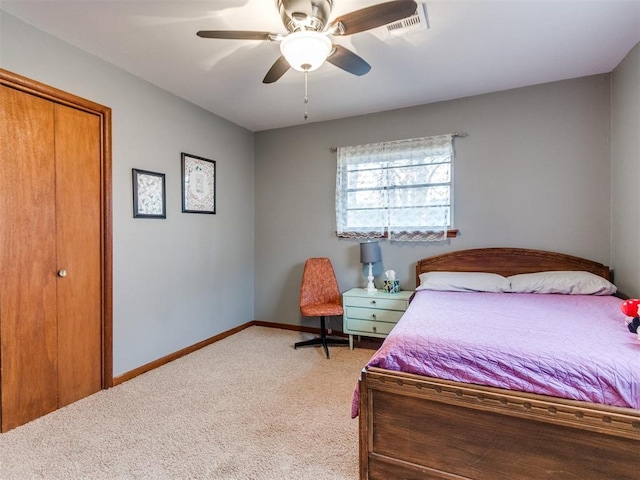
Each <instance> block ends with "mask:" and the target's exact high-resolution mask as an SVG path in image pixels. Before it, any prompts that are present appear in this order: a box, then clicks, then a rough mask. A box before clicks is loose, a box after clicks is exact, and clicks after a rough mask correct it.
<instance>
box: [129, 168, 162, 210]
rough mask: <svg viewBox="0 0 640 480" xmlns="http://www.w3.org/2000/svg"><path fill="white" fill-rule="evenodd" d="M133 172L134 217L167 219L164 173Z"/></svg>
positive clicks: (136, 170) (135, 169)
mask: <svg viewBox="0 0 640 480" xmlns="http://www.w3.org/2000/svg"><path fill="white" fill-rule="evenodd" d="M132 171H133V217H134V218H167V195H166V190H165V179H164V173H156V172H149V171H147V170H139V169H137V168H134V169H132Z"/></svg>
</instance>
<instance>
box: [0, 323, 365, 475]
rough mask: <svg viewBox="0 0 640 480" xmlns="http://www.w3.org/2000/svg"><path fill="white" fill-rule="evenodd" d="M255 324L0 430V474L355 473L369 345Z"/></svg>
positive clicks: (356, 472) (356, 470)
mask: <svg viewBox="0 0 640 480" xmlns="http://www.w3.org/2000/svg"><path fill="white" fill-rule="evenodd" d="M304 336H306V335H305V334H300V333H296V332H290V331H287V330H279V329H271V328H264V327H250V328H248V329H246V330H243V331H242V332H240V333H237V334H235V335H233V336H231V337H229V338H226V339H224V340H222V341H220V342H217V343H215V344H213V345H210V346H208V347H206V348H204V349H202V350H199V351H197V352H195V353H193V354H191V355H188V356H186V357H183V358H181V359H179V360H176V361H174V362H172V363H170V364H168V365H165V366H163V367H161V368H158V369H156V370H154V371H151V372H149V373H146V374H144V375H141V376H139V377H136V378H134V379H133V380H130V381H129V382H126V383H124V384H122V385H119V386H117V387H115V388H112V389H109V390H104V391H101V392H99V393H97V394H95V395H92V396H91V397H89V398H86V399H84V400H81V401H79V402H76V403H74V404H72V405H70V406H68V407H65V408H63V409H60V410H58V411H56V412H54V413H51V414H49V415H47V416H45V417H43V418H40V419H38V420H35V421H33V422H31V423H29V424H27V425H24V426H22V427H19V428H17V429H15V430H12V431H10V432H8V433H5V434H2V435H0V479H2V480H11V479H20V480H25V479H35V478H46V479H138V478H140V479H142V478H144V479H205V478H206V479H234V480H235V479H260V480H271V479H273V480H283V479H296V480H300V479H314V480H323V479H326V480H340V479H357V478H358V460H357V445H358V432H357V430H358V429H357V427H358V425H357V420H352V419H351V418H350V417H349V409H350V403H351V396H352V392H353V388H354V386H355V384H356V381H357V377H358V374H359V371H360V369H361V368H362V367H363V366H364V364H365V363H366V361H367V360H368V359H369V357H370V356H371V355H372V353H373V352H372V350H365V349H355V350H354V351H350V350H349V348H348V347H333V348H330V353H331V359H330V360H327V359H326V358H324V355H323V353H322V350H321V349H320V348H316V347H306V348H301V349H298V350H294V349H293V344H294V343H295V342H296V341H299V340H300V339H301V338H302V337H304Z"/></svg>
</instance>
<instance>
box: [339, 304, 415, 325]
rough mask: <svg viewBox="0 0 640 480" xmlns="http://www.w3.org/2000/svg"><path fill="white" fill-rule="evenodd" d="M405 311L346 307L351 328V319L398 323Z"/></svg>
mask: <svg viewBox="0 0 640 480" xmlns="http://www.w3.org/2000/svg"><path fill="white" fill-rule="evenodd" d="M403 313H404V312H401V311H398V310H378V309H375V308H359V307H346V310H345V314H346V316H347V318H348V319H349V328H351V320H352V319H358V320H365V321H367V322H371V321H374V322H390V323H398V320H400V317H401V316H402V314H403Z"/></svg>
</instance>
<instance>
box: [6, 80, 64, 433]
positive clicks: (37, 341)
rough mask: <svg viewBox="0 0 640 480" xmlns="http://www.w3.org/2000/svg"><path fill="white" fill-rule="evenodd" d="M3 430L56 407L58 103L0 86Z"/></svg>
mask: <svg viewBox="0 0 640 480" xmlns="http://www.w3.org/2000/svg"><path fill="white" fill-rule="evenodd" d="M0 105H2V108H0V161H1V163H0V361H1V362H2V363H1V367H2V368H1V370H0V380H1V382H2V383H1V390H2V394H1V397H2V398H1V401H2V418H1V421H2V430H3V431H6V430H9V429H11V428H14V427H15V426H18V425H22V424H23V423H26V422H27V421H30V420H32V419H34V418H37V417H40V416H42V415H44V414H46V413H49V412H51V411H53V410H55V409H56V408H57V407H58V395H57V392H58V388H57V382H58V380H57V378H58V377H57V370H58V369H57V351H58V348H57V337H58V332H57V307H56V280H57V278H56V257H55V253H56V238H55V235H54V232H55V227H56V225H55V221H56V216H55V208H56V207H55V203H56V202H55V165H54V161H53V151H54V145H55V144H54V105H53V104H52V103H51V102H49V101H46V100H43V99H41V98H39V97H36V96H33V95H28V94H24V93H21V92H19V91H17V90H14V89H12V88H8V87H5V86H0Z"/></svg>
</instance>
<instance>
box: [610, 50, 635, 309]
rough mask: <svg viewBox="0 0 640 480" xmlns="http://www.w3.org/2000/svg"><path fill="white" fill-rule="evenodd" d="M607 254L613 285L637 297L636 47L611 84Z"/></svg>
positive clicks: (615, 73)
mask: <svg viewBox="0 0 640 480" xmlns="http://www.w3.org/2000/svg"><path fill="white" fill-rule="evenodd" d="M611 111H612V118H611V177H612V179H611V180H612V195H611V238H612V241H611V251H612V264H613V267H614V268H615V283H616V285H617V286H618V288H619V289H620V290H621V291H622V292H624V293H626V294H627V295H629V296H632V297H638V296H640V195H639V194H638V191H640V44H638V45H636V46H635V48H634V49H633V50H631V52H630V53H629V54H628V55H627V56H626V58H625V59H624V60H623V61H622V62H621V63H620V65H618V67H617V68H616V69H615V70H614V71H613V75H612V82H611Z"/></svg>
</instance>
